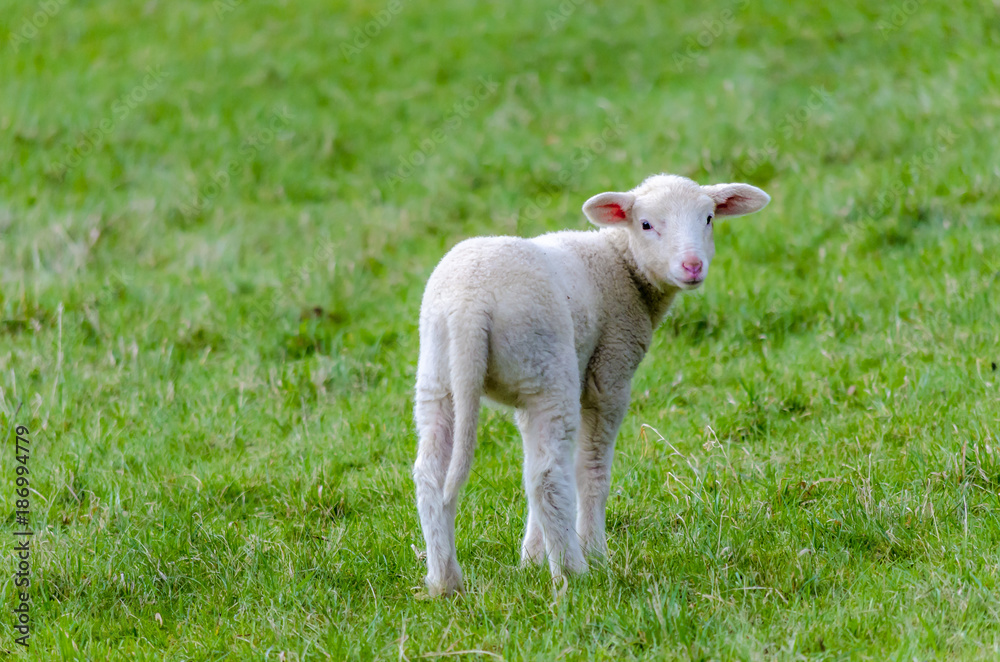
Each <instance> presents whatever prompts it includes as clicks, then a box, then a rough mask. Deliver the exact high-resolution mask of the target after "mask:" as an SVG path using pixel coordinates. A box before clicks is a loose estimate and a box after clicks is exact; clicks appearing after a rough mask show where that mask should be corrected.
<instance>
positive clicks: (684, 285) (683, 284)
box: [677, 278, 705, 290]
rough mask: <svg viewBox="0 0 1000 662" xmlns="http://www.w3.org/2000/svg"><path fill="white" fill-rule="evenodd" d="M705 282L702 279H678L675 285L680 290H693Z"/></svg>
mask: <svg viewBox="0 0 1000 662" xmlns="http://www.w3.org/2000/svg"><path fill="white" fill-rule="evenodd" d="M704 282H705V279H704V278H679V279H677V285H678V286H679V287H680V288H681V289H682V290H693V289H696V288H698V287H700V286H701V284H702V283H704Z"/></svg>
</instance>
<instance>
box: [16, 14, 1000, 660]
mask: <svg viewBox="0 0 1000 662" xmlns="http://www.w3.org/2000/svg"><path fill="white" fill-rule="evenodd" d="M997 12H998V8H997V5H996V3H979V2H955V3H931V2H924V1H922V0H906V1H905V2H904V1H903V0H899V1H897V2H890V3H886V4H884V5H879V4H877V3H876V4H872V3H867V2H844V3H828V4H827V5H818V4H815V3H808V2H770V1H769V2H762V3H750V2H748V1H747V0H735V1H733V2H728V3H726V2H723V3H719V4H712V3H699V2H691V1H670V2H638V3H613V2H607V1H604V0H599V1H592V2H591V1H584V0H565V1H564V2H562V3H559V2H556V1H555V0H553V1H552V2H541V3H532V2H526V1H523V0H517V1H513V2H503V3H466V2H462V1H461V0H442V1H441V2H436V3H433V2H416V1H413V0H364V1H362V0H357V1H355V0H348V1H346V2H345V1H340V2H335V3H333V4H332V5H331V4H329V3H322V2H316V1H313V0H303V1H302V2H298V3H284V2H265V3H251V2H243V1H241V0H216V1H215V2H208V1H205V2H192V1H189V0H178V1H177V2H169V3H168V2H158V1H157V0H152V1H143V2H133V1H130V0H123V1H122V2H116V3H110V2H93V3H91V2H86V3H76V2H65V1H64V0H51V1H48V0H43V1H41V2H35V1H32V2H21V3H15V2H12V1H11V0H0V17H2V18H0V430H2V431H3V432H4V434H5V436H4V443H3V446H2V454H0V472H2V477H0V504H2V506H3V508H2V515H3V517H4V521H5V523H6V525H5V527H4V533H3V536H4V540H3V542H2V544H3V548H4V550H5V551H4V554H3V559H4V561H3V563H2V564H0V566H2V575H0V587H2V589H0V590H2V596H0V602H2V604H3V615H2V616H0V652H2V653H4V654H9V655H10V657H11V659H18V658H24V659H35V660H126V659H128V660H285V661H290V660H373V659H378V660H410V661H415V660H499V659H503V660H522V659H525V660H556V659H560V660H632V659H636V660H637V659H678V660H732V659H737V660H801V659H809V660H878V661H882V660H914V659H916V660H934V659H949V660H956V659H961V660H965V659H969V660H975V659H982V660H992V659H997V658H998V656H1000V496H998V493H1000V368H998V364H1000V277H998V274H1000V166H998V162H1000V156H998V155H1000V67H998V66H997V63H998V60H997V53H998V52H1000V21H998V14H997ZM658 172H673V173H677V174H682V175H686V176H689V177H692V178H694V179H696V180H698V181H700V182H701V183H715V182H726V181H746V182H749V183H752V184H754V185H757V186H760V187H761V188H763V189H765V190H766V191H768V192H769V193H770V194H771V196H772V198H773V201H772V203H771V205H770V206H769V207H768V208H767V209H766V210H764V211H763V212H762V213H760V214H757V215H754V216H751V217H748V218H745V219H735V220H733V221H732V222H728V223H720V224H719V226H718V228H717V230H716V246H717V256H716V259H715V260H714V261H713V264H712V273H711V275H710V277H709V279H708V281H707V283H706V285H705V287H703V288H702V290H701V291H699V292H698V293H695V294H691V295H687V296H682V297H681V298H680V299H679V300H678V303H677V304H676V305H675V307H674V309H673V310H672V311H671V313H670V315H669V316H668V318H667V320H666V321H665V323H664V324H663V326H662V327H661V328H660V329H659V330H658V331H657V332H656V334H655V339H654V342H653V346H652V348H651V350H650V352H649V355H648V356H647V358H646V360H645V362H644V363H643V365H642V367H641V368H640V370H639V372H638V373H637V375H636V378H635V381H634V383H633V401H632V405H631V407H630V410H629V413H628V416H627V417H626V420H625V423H624V425H623V426H622V430H621V433H620V435H619V437H618V445H617V451H618V452H617V456H616V458H615V468H614V479H613V485H612V496H611V500H610V503H609V514H608V533H609V546H610V559H609V561H608V563H607V565H606V566H604V567H598V568H595V569H594V570H593V571H592V572H591V573H590V574H589V575H587V576H585V577H582V578H575V579H573V580H572V581H571V582H570V583H569V585H568V587H566V589H565V590H562V587H560V586H553V585H552V583H551V582H550V580H549V577H548V572H547V570H540V569H534V568H532V569H527V570H524V569H520V568H518V551H519V544H520V537H521V535H522V530H523V526H524V518H525V512H526V506H525V501H524V497H523V493H522V490H521V483H520V461H521V451H520V438H519V436H518V434H517V431H516V429H515V427H514V425H513V422H512V420H511V417H510V415H509V414H508V413H507V412H504V411H501V410H495V409H485V410H484V414H483V417H482V421H481V425H480V437H479V447H478V450H477V456H476V464H475V466H474V473H473V476H472V479H471V480H470V483H469V485H468V486H467V487H466V489H465V491H464V498H463V501H462V503H461V506H460V510H459V524H458V527H459V530H458V552H459V559H460V561H461V563H462V565H463V567H464V570H465V573H466V581H467V584H468V587H469V591H468V593H467V594H466V595H465V596H464V597H461V598H458V599H439V600H429V599H427V598H426V594H425V592H424V590H423V587H422V578H423V573H424V568H423V565H422V562H421V560H420V558H419V554H418V553H419V551H420V547H421V546H422V544H423V541H422V538H421V534H420V529H419V525H418V520H417V514H416V508H415V503H414V496H413V485H412V481H411V480H410V475H409V472H410V466H411V463H412V460H413V457H414V453H415V448H416V439H415V435H414V428H413V422H412V414H411V410H412V388H413V381H414V375H415V365H416V357H417V347H418V345H417V312H418V308H419V302H420V296H421V293H422V290H423V285H424V282H425V280H426V278H427V276H428V275H429V274H430V272H431V270H432V269H433V267H434V265H435V264H436V262H437V260H438V259H440V257H441V256H442V255H443V254H444V253H445V252H446V251H447V250H448V248H450V247H451V246H452V245H454V244H455V243H457V242H458V241H460V240H461V239H463V238H466V237H469V236H474V235H482V234H518V235H522V236H533V235H536V234H540V233H543V232H547V231H551V230H556V229H564V228H576V229H581V230H584V229H587V227H588V225H587V222H586V219H585V218H584V216H583V214H582V213H581V212H580V206H581V204H582V203H583V201H584V200H586V199H587V198H588V197H590V196H591V195H593V194H595V193H598V192H601V191H605V190H626V189H628V188H631V187H633V186H634V185H636V184H637V183H638V182H639V181H641V180H642V179H643V178H644V177H646V176H647V175H649V174H653V173H658ZM19 404H20V409H19V410H18V407H19ZM18 425H19V426H24V427H25V428H27V430H28V431H29V434H28V435H27V436H28V438H29V439H30V440H31V453H30V458H29V459H28V460H27V466H28V467H29V470H30V474H29V476H30V485H31V488H32V490H33V491H32V492H31V496H30V522H31V528H32V529H33V530H34V532H35V534H34V536H33V538H32V539H31V573H30V576H31V587H30V605H31V611H30V618H31V634H30V642H29V648H28V649H27V650H25V649H24V647H23V646H21V645H19V644H17V643H16V641H15V640H16V638H18V637H20V636H21V635H20V634H19V633H18V632H17V631H16V630H15V629H14V624H15V619H14V613H13V609H14V608H15V607H16V606H17V605H18V604H19V598H18V592H19V591H20V590H21V589H19V588H17V587H16V586H15V583H14V577H15V572H16V566H17V563H18V560H17V558H16V556H15V553H14V546H15V544H17V543H18V542H19V539H17V538H15V536H14V533H13V532H14V531H15V530H19V525H18V524H17V522H16V518H15V511H16V510H17V506H16V500H17V499H18V497H17V496H16V493H15V490H16V489H17V485H16V478H17V475H16V473H15V470H16V467H17V466H18V465H19V464H20V463H19V462H18V461H17V460H16V458H15V452H16V451H15V434H14V432H8V430H10V429H12V428H14V426H18Z"/></svg>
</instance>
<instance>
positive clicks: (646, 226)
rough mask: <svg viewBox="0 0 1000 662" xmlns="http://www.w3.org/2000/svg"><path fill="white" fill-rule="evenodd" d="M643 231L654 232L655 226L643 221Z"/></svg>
mask: <svg viewBox="0 0 1000 662" xmlns="http://www.w3.org/2000/svg"><path fill="white" fill-rule="evenodd" d="M642 229H643V230H652V229H653V226H652V225H650V224H649V221H643V222H642Z"/></svg>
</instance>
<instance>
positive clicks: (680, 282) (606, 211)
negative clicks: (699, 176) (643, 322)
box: [583, 175, 771, 290]
mask: <svg viewBox="0 0 1000 662" xmlns="http://www.w3.org/2000/svg"><path fill="white" fill-rule="evenodd" d="M770 201H771V197H770V196H769V195H768V194H767V193H765V192H764V191H762V190H760V189H759V188H757V187H755V186H750V185H749V184H715V185H712V186H699V185H698V184H697V183H695V182H693V181H691V180H690V179H687V178H686V177H678V176H676V175H654V176H652V177H649V178H648V179H646V181H644V182H643V183H642V184H640V185H639V186H637V187H636V188H634V189H632V190H631V191H628V192H627V193H599V194H598V195H595V196H594V197H592V198H591V199H590V200H587V202H586V203H584V205H583V213H584V214H586V215H587V218H589V219H590V222H591V223H593V224H594V225H597V226H599V227H620V228H623V229H624V230H625V231H626V232H627V233H628V238H629V247H630V249H631V252H632V256H633V258H634V259H635V262H636V265H637V266H638V268H639V269H640V270H641V271H642V273H643V274H644V275H645V276H646V278H647V279H648V280H649V281H650V282H651V283H653V284H654V285H656V286H658V287H661V288H662V287H678V288H680V289H684V290H692V289H694V288H696V287H698V286H699V285H701V284H702V283H703V282H704V281H705V277H706V276H707V275H708V265H709V262H711V261H712V257H714V256H715V242H714V241H713V239H712V226H713V225H714V224H715V221H716V219H720V218H725V217H729V216H743V215H744V214H752V213H753V212H755V211H760V210H761V209H763V208H764V207H765V206H766V205H767V203H768V202H770Z"/></svg>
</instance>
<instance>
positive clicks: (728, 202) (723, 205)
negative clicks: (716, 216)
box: [715, 195, 746, 213]
mask: <svg viewBox="0 0 1000 662" xmlns="http://www.w3.org/2000/svg"><path fill="white" fill-rule="evenodd" d="M744 202H746V198H744V197H742V196H739V195H733V196H730V197H728V198H726V199H725V201H723V202H720V203H719V204H717V205H715V211H716V213H718V212H720V211H722V212H725V211H733V210H735V209H738V208H739V207H740V205H741V204H742V203H744Z"/></svg>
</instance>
